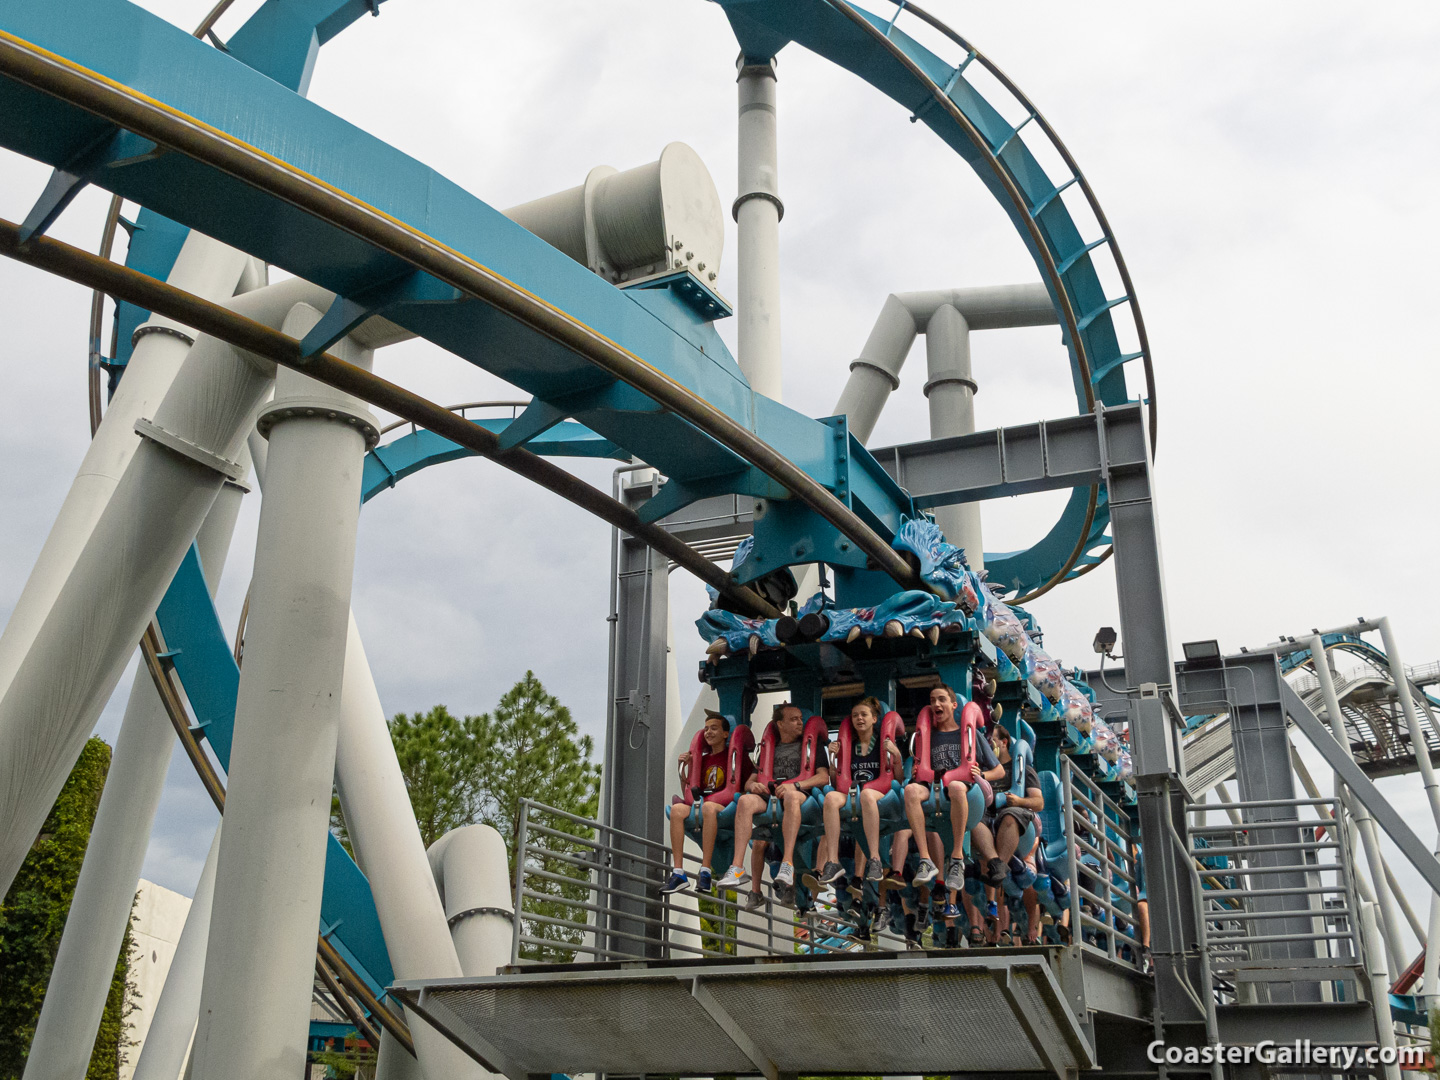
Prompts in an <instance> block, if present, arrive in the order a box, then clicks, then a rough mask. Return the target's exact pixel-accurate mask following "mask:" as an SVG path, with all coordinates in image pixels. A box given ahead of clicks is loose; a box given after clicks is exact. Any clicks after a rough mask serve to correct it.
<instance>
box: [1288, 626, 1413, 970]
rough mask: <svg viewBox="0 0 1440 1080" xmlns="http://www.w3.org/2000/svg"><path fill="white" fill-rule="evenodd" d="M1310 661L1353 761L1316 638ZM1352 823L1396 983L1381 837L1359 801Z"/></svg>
mask: <svg viewBox="0 0 1440 1080" xmlns="http://www.w3.org/2000/svg"><path fill="white" fill-rule="evenodd" d="M1309 648H1310V657H1311V659H1312V660H1313V661H1314V664H1313V666H1314V668H1315V674H1316V676H1318V678H1319V679H1320V693H1321V696H1322V697H1323V698H1324V699H1325V713H1326V716H1327V717H1328V719H1329V721H1330V731H1331V732H1332V733H1333V734H1334V736H1335V741H1336V742H1338V743H1339V744H1340V746H1341V748H1342V749H1343V750H1344V751H1345V756H1346V757H1348V758H1349V759H1350V760H1351V761H1354V760H1355V754H1354V752H1353V751H1352V750H1351V749H1350V736H1349V734H1348V733H1347V732H1346V731H1345V714H1344V713H1343V712H1342V711H1341V710H1340V696H1339V695H1338V694H1337V693H1336V692H1335V679H1334V676H1333V675H1332V674H1331V671H1330V654H1329V653H1328V652H1326V650H1325V642H1324V641H1322V640H1321V638H1320V636H1319V635H1318V634H1317V635H1316V636H1315V637H1312V638H1311V639H1310V642H1309ZM1335 787H1336V794H1337V795H1342V793H1343V785H1342V784H1341V781H1340V777H1339V774H1336V776H1335ZM1350 805H1351V807H1352V810H1351V819H1352V820H1353V821H1354V823H1355V828H1356V831H1358V832H1359V834H1360V844H1361V846H1362V847H1363V848H1364V850H1365V863H1366V865H1367V866H1368V867H1369V869H1370V884H1371V887H1372V888H1373V889H1374V890H1375V901H1376V903H1377V905H1378V906H1379V917H1380V931H1381V934H1382V940H1383V941H1384V943H1385V954H1386V956H1387V958H1388V960H1389V965H1390V981H1391V982H1394V981H1395V980H1396V979H1397V978H1399V977H1400V972H1401V971H1403V970H1404V968H1405V948H1404V946H1403V944H1402V943H1401V940H1400V919H1399V917H1398V916H1397V915H1396V913H1395V905H1394V903H1393V901H1392V900H1391V899H1390V889H1389V887H1388V885H1387V884H1386V881H1385V868H1384V866H1383V865H1382V864H1381V861H1380V860H1381V848H1380V833H1379V831H1378V830H1377V829H1376V827H1375V819H1374V818H1373V817H1371V816H1370V811H1369V810H1368V809H1367V808H1366V806H1365V804H1364V803H1363V802H1361V801H1360V800H1359V799H1355V800H1353V802H1352V803H1351V804H1350Z"/></svg>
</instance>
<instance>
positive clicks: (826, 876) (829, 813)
mask: <svg viewBox="0 0 1440 1080" xmlns="http://www.w3.org/2000/svg"><path fill="white" fill-rule="evenodd" d="M884 715H885V709H884V707H883V706H882V705H881V704H880V702H879V701H878V700H877V699H876V698H873V697H867V698H861V699H860V700H859V701H858V702H856V703H855V706H854V708H852V709H851V710H850V726H851V728H852V729H853V730H854V732H855V740H854V742H852V743H851V744H850V786H851V787H852V788H854V789H857V790H858V791H859V796H858V797H859V801H860V820H861V823H862V825H863V826H864V829H865V842H866V843H867V844H868V845H869V848H870V853H871V855H872V856H873V858H871V859H870V861H869V864H868V865H867V867H866V871H867V873H866V877H867V878H868V879H870V880H873V881H877V882H878V881H879V880H880V877H881V874H882V872H883V871H884V859H883V858H882V857H881V855H880V799H881V797H882V796H883V794H884V793H883V792H880V791H876V790H874V789H872V788H868V787H866V786H865V785H866V784H868V783H870V781H872V780H878V779H879V778H880V774H881V773H882V772H883V771H884V766H883V762H882V755H888V756H889V758H890V767H891V771H892V774H893V775H896V776H899V775H901V770H902V769H903V768H904V767H905V761H904V758H903V757H902V756H901V754H900V747H898V746H896V745H895V740H894V739H886V740H885V741H884V742H885V744H884V746H881V745H880V742H881V740H880V718H881V717H882V716H884ZM830 753H831V756H832V757H834V758H835V759H836V760H839V753H840V744H839V743H831V744H830ZM848 800H849V796H848V795H843V794H841V793H840V792H838V791H830V792H827V793H826V795H825V838H824V840H822V841H821V843H820V853H819V854H817V856H816V859H815V861H816V862H817V863H818V864H819V866H820V875H819V883H820V884H821V885H833V884H835V882H837V881H839V880H840V879H841V878H843V877H844V876H845V871H844V869H843V868H842V867H841V866H840V810H841V808H842V807H844V805H845V803H846V802H847V801H848Z"/></svg>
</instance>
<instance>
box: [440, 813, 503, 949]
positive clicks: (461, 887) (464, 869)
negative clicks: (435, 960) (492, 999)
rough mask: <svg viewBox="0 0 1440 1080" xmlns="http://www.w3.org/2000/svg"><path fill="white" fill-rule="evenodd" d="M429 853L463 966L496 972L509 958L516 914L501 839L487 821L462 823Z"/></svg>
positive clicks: (441, 839)
mask: <svg viewBox="0 0 1440 1080" xmlns="http://www.w3.org/2000/svg"><path fill="white" fill-rule="evenodd" d="M428 854H429V857H430V870H431V873H433V874H434V875H435V886H436V888H438V889H439V890H440V900H441V902H442V903H443V904H444V905H445V919H446V921H447V922H448V923H449V924H450V934H451V936H452V937H453V938H454V940H455V951H456V953H457V954H458V955H459V958H460V968H461V970H462V971H463V972H464V973H465V974H466V975H468V976H481V975H493V974H495V971H496V969H497V968H499V967H501V966H503V965H505V964H507V963H509V961H510V935H511V921H512V919H513V918H514V914H515V903H514V899H513V897H512V896H511V893H510V860H509V857H508V855H507V854H506V852H505V841H504V840H503V839H502V838H501V836H500V834H499V833H498V832H496V831H495V830H494V829H492V828H491V827H490V826H489V825H464V826H461V827H460V828H458V829H452V830H450V831H449V832H448V833H446V834H445V835H444V836H442V837H440V839H439V840H437V841H435V843H434V844H432V845H431V846H430V850H429V852H428Z"/></svg>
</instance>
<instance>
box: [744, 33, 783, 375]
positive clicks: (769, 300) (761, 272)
mask: <svg viewBox="0 0 1440 1080" xmlns="http://www.w3.org/2000/svg"><path fill="white" fill-rule="evenodd" d="M739 69H740V75H739V78H738V79H737V80H736V82H737V83H738V84H739V89H740V133H739V134H740V151H739V162H740V170H739V172H740V175H739V181H740V183H739V188H738V191H739V197H738V198H736V200H735V206H734V208H733V210H732V213H733V214H734V216H735V223H736V224H737V225H738V226H739V244H738V247H739V297H738V300H739V304H738V308H737V314H738V318H739V327H738V329H737V331H736V333H737V337H738V351H739V356H738V357H737V360H738V361H739V364H740V370H741V371H742V372H744V373H745V377H746V378H747V379H749V380H750V385H751V387H752V388H754V390H755V391H756V392H757V393H761V394H764V395H765V396H766V397H768V398H773V399H774V400H776V401H779V400H781V397H780V395H781V385H780V384H781V378H780V376H781V359H780V219H781V218H782V217H784V216H785V205H784V204H783V203H782V202H781V201H780V176H779V164H778V151H777V144H776V135H775V60H774V58H773V57H771V58H770V59H762V60H754V59H751V58H748V57H745V56H741V58H740V63H739Z"/></svg>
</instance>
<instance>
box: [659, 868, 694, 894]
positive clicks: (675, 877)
mask: <svg viewBox="0 0 1440 1080" xmlns="http://www.w3.org/2000/svg"><path fill="white" fill-rule="evenodd" d="M688 888H690V879H689V878H688V877H686V876H685V873H684V872H683V871H680V870H676V871H675V872H674V873H673V874H671V875H670V880H669V881H667V882H665V884H664V885H663V886H662V887H661V889H660V891H661V892H662V893H664V894H665V895H666V896H669V895H670V894H671V893H677V892H684V891H685V890H686V889H688Z"/></svg>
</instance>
